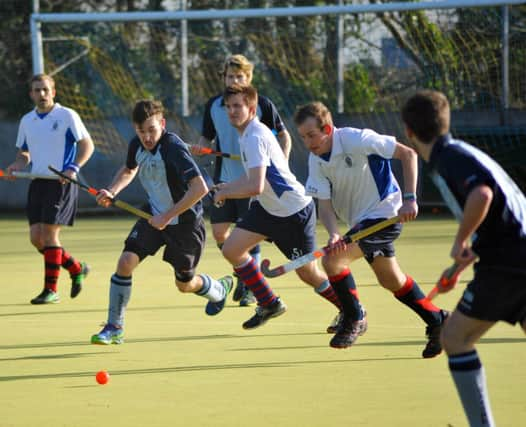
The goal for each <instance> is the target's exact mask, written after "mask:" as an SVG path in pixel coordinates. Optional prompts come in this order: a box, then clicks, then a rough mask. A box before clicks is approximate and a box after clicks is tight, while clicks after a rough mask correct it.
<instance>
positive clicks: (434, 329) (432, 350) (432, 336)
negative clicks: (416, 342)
mask: <svg viewBox="0 0 526 427" xmlns="http://www.w3.org/2000/svg"><path fill="white" fill-rule="evenodd" d="M449 314H450V313H449V312H448V311H446V310H440V315H441V316H442V322H441V323H440V324H439V325H429V326H426V336H427V344H426V347H425V348H424V350H423V351H422V357H423V358H424V359H430V358H432V357H435V356H438V355H439V354H440V353H442V344H441V343H440V332H441V331H442V328H443V327H444V324H445V322H446V320H447V318H448V317H449Z"/></svg>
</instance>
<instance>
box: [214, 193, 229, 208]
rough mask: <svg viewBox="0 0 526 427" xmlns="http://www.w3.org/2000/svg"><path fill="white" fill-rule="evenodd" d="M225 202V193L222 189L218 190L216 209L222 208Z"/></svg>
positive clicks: (215, 197) (215, 201)
mask: <svg viewBox="0 0 526 427" xmlns="http://www.w3.org/2000/svg"><path fill="white" fill-rule="evenodd" d="M225 200H226V197H225V194H224V191H223V190H221V189H218V190H217V191H216V192H215V193H214V206H215V207H216V208H220V207H222V206H223V205H224V204H225Z"/></svg>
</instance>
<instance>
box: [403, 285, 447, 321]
mask: <svg viewBox="0 0 526 427" xmlns="http://www.w3.org/2000/svg"><path fill="white" fill-rule="evenodd" d="M394 296H395V297H396V299H398V300H399V301H401V302H402V303H404V304H405V305H407V306H408V307H409V308H411V309H412V310H413V311H414V312H415V313H416V314H418V315H419V316H420V317H421V318H422V320H423V321H424V322H426V323H427V324H428V325H435V324H439V323H440V322H441V321H442V316H441V314H440V308H438V307H437V306H436V305H434V304H433V303H432V302H431V301H429V300H428V299H427V298H426V296H425V295H424V293H423V292H422V290H421V289H420V286H418V283H416V282H415V281H414V280H413V278H412V277H411V276H406V281H405V284H404V286H402V287H401V288H400V289H399V290H398V291H396V292H394Z"/></svg>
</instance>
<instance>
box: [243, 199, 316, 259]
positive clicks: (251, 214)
mask: <svg viewBox="0 0 526 427" xmlns="http://www.w3.org/2000/svg"><path fill="white" fill-rule="evenodd" d="M236 227H239V228H242V229H244V230H248V231H252V232H254V233H258V234H262V235H263V236H265V237H266V240H268V241H269V242H274V243H275V244H276V246H277V247H278V249H279V250H280V251H281V253H282V254H283V255H285V256H286V257H287V258H288V259H296V258H299V257H300V256H303V255H305V254H308V253H309V252H312V251H314V250H315V249H316V234H315V233H316V209H315V206H314V202H311V203H309V204H308V205H307V206H306V207H304V208H303V209H302V210H300V211H299V212H296V213H295V214H294V215H291V216H286V217H279V216H275V215H271V214H269V213H268V212H267V211H266V210H265V209H263V207H262V206H261V204H260V203H259V202H257V201H253V202H252V203H251V204H250V209H249V210H248V212H247V213H246V214H245V215H244V216H243V218H242V219H241V220H240V221H239V222H238V223H237V225H236Z"/></svg>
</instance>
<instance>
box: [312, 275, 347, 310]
mask: <svg viewBox="0 0 526 427" xmlns="http://www.w3.org/2000/svg"><path fill="white" fill-rule="evenodd" d="M316 292H317V293H318V294H319V295H321V296H322V297H323V298H325V299H326V300H327V301H329V302H331V303H333V304H334V305H335V306H336V307H337V308H338V309H339V310H341V309H342V303H341V302H340V299H339V298H338V295H336V292H334V288H333V287H332V286H331V284H330V283H329V281H328V280H327V281H325V282H323V283H322V284H321V285H320V286H319V287H318V289H316Z"/></svg>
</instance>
